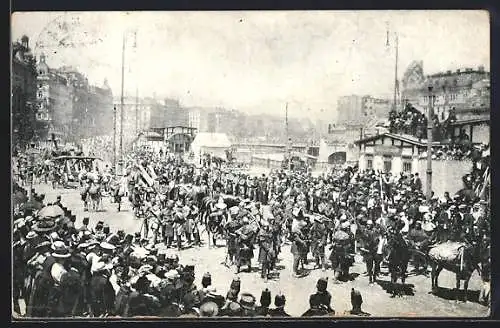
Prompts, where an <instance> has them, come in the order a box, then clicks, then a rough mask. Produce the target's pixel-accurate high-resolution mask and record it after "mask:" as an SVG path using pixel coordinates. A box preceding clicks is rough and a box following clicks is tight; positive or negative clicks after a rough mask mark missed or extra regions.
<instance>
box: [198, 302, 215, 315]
mask: <svg viewBox="0 0 500 328" xmlns="http://www.w3.org/2000/svg"><path fill="white" fill-rule="evenodd" d="M199 312H200V317H217V316H218V315H219V306H218V305H217V304H216V303H215V302H205V303H203V304H202V305H201V306H200V311H199Z"/></svg>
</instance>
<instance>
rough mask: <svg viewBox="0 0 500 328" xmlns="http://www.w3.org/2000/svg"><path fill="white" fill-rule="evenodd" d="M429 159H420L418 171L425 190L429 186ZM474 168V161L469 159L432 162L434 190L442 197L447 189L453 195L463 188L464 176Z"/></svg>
mask: <svg viewBox="0 0 500 328" xmlns="http://www.w3.org/2000/svg"><path fill="white" fill-rule="evenodd" d="M426 170H427V161H426V160H425V159H422V160H418V166H417V170H416V172H418V174H419V175H420V178H421V180H422V188H423V190H424V192H425V190H426V188H427V187H426V186H427V176H426ZM471 170H472V162H471V161H469V160H464V161H455V160H446V161H433V162H432V190H433V191H434V192H435V194H436V195H437V196H439V197H442V196H443V194H444V192H445V191H448V192H449V193H450V194H451V195H453V194H455V193H456V192H457V191H459V190H460V189H462V188H463V187H464V186H463V183H462V177H463V176H464V175H466V174H467V173H470V172H471Z"/></svg>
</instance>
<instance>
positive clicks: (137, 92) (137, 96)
mask: <svg viewBox="0 0 500 328" xmlns="http://www.w3.org/2000/svg"><path fill="white" fill-rule="evenodd" d="M135 135H136V136H137V135H139V88H138V87H136V88H135Z"/></svg>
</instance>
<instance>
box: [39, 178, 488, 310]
mask: <svg viewBox="0 0 500 328" xmlns="http://www.w3.org/2000/svg"><path fill="white" fill-rule="evenodd" d="M35 189H36V191H37V193H44V194H45V195H46V202H53V201H55V200H56V197H57V195H59V194H60V195H61V196H62V203H63V204H64V205H65V206H67V207H68V208H69V209H71V210H72V211H73V213H74V214H76V216H77V221H76V226H77V228H78V227H79V226H80V225H81V222H82V219H83V217H84V216H88V217H89V218H90V226H95V224H96V223H97V221H99V220H102V221H104V222H105V223H106V224H108V225H109V226H110V228H111V229H112V230H118V229H123V230H125V232H126V233H134V232H137V231H139V230H140V228H141V224H142V221H141V220H140V219H136V218H135V217H134V215H133V212H132V209H131V207H130V204H129V203H128V200H127V201H125V202H124V203H123V204H122V211H121V212H118V211H117V206H116V204H113V203H111V202H110V198H109V197H106V198H105V199H104V200H103V205H104V210H103V211H100V212H84V211H83V203H82V201H81V200H80V193H79V190H77V189H56V190H54V189H52V187H51V186H48V185H44V184H42V185H36V186H35ZM202 230H203V229H202ZM202 239H204V240H205V241H206V240H207V236H206V235H202ZM220 243H221V247H215V248H209V247H208V245H207V244H205V245H202V246H201V247H192V248H188V249H185V250H181V251H180V252H177V251H176V250H175V251H174V250H171V249H170V250H169V251H170V252H172V253H178V255H179V258H180V262H181V263H182V264H194V265H195V267H196V280H195V281H196V283H197V285H201V278H202V276H203V274H204V273H205V272H210V273H211V275H212V284H213V285H214V286H215V287H216V288H217V292H218V293H220V294H221V295H223V296H225V295H226V293H227V291H228V290H229V285H230V283H231V280H232V279H233V277H235V276H236V274H235V272H236V271H235V267H231V268H228V267H226V266H225V265H223V264H222V263H223V262H224V260H225V257H226V249H225V247H223V245H224V243H223V241H220ZM257 254H258V249H256V250H255V256H256V257H257ZM309 256H310V255H309ZM327 256H328V254H327ZM291 266H292V255H291V253H290V245H284V246H283V247H282V252H281V254H280V255H279V263H278V265H277V270H276V273H275V275H274V277H273V279H270V280H269V281H267V282H265V281H264V280H263V279H261V278H260V273H259V272H258V267H257V263H256V261H254V263H253V268H252V272H251V273H248V272H241V273H239V274H238V275H239V277H240V279H241V293H244V292H250V293H252V294H253V295H254V296H255V297H256V299H257V303H258V302H259V299H260V294H261V292H262V290H264V289H265V288H268V289H269V290H270V291H271V296H272V299H273V300H274V296H275V295H276V293H278V292H281V293H283V294H284V295H285V296H286V299H287V301H286V306H285V309H286V311H287V312H288V313H289V314H291V315H292V316H300V315H301V314H302V313H304V312H305V311H306V310H307V309H308V307H309V303H308V302H309V295H310V294H312V293H314V292H315V290H316V287H315V286H316V282H317V280H318V279H319V278H320V277H328V278H329V283H328V291H329V292H330V293H331V294H332V307H333V308H334V309H335V310H336V312H337V313H343V312H344V311H346V310H350V309H351V303H350V292H351V288H355V289H357V290H359V291H360V292H361V295H362V296H363V306H362V308H363V311H365V312H368V313H370V314H371V316H374V317H486V316H488V315H489V313H490V312H489V311H490V310H489V307H486V306H483V305H480V304H479V303H477V295H478V294H479V290H480V286H481V280H480V277H479V275H478V273H477V272H475V273H474V274H473V276H472V278H471V280H470V282H469V295H470V297H469V299H470V300H471V301H469V302H467V303H463V302H455V301H454V300H453V295H454V292H453V288H454V287H455V275H454V274H452V273H451V272H448V271H446V270H443V272H442V273H441V275H440V276H439V285H440V287H441V289H440V291H439V292H438V295H434V294H430V293H429V291H430V286H431V282H430V277H426V276H424V275H414V274H412V273H410V275H409V277H408V278H407V280H406V286H405V288H404V289H405V295H404V296H402V297H395V298H391V295H390V294H389V293H388V292H387V291H386V289H387V286H388V282H389V276H388V275H384V273H385V274H386V273H387V269H385V268H382V273H383V274H382V275H381V277H380V278H379V282H377V283H376V284H374V285H371V286H370V285H369V284H368V277H366V276H364V275H363V273H364V272H365V265H364V263H362V261H361V258H360V257H358V258H357V259H356V263H355V264H354V266H353V267H351V276H352V278H353V280H351V281H348V282H342V283H339V284H334V283H333V282H332V278H333V271H332V270H329V269H327V270H326V271H325V272H323V271H322V270H321V269H316V270H313V263H312V261H311V264H310V265H308V266H306V268H307V269H308V270H307V271H309V273H308V275H306V276H305V277H302V278H295V277H293V275H292V270H291ZM411 270H412V267H411V266H410V269H409V271H410V272H411Z"/></svg>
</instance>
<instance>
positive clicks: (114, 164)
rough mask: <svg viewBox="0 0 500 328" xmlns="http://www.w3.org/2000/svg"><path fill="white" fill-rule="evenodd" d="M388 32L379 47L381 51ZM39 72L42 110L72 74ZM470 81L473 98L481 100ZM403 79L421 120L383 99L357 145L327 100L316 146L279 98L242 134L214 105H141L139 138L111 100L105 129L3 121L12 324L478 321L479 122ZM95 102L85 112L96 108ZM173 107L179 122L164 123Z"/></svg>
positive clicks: (484, 291) (485, 289) (484, 195)
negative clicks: (7, 126) (416, 95)
mask: <svg viewBox="0 0 500 328" xmlns="http://www.w3.org/2000/svg"><path fill="white" fill-rule="evenodd" d="M207 14H208V13H207ZM238 17H239V16H238ZM251 17H253V16H251V15H249V16H248V19H250V18H251ZM19 19H20V17H19ZM58 19H60V18H58ZM252 19H253V18H252ZM471 19H472V18H471ZM103 24H104V23H103ZM289 28H291V27H289ZM384 28H385V27H384ZM76 30H77V28H75V31H76ZM382 31H383V29H382ZM75 33H77V32H75ZM391 35H392V34H390V33H389V32H387V36H386V35H385V34H384V35H383V37H384V38H386V39H384V40H387V43H389V41H391V40H393V39H392V36H391ZM26 38H27V37H26ZM395 40H396V41H395V42H396V43H395V47H398V45H397V42H398V41H397V40H398V38H397V36H396V39H395ZM127 42H128V41H127ZM391 42H393V41H391ZM123 44H124V49H125V45H126V37H125V36H124V37H123ZM139 44H140V42H139ZM391 46H392V43H391ZM42 48H43V47H42ZM397 49H398V48H396V56H398V55H397ZM28 50H29V46H28V41H27V40H26V39H22V41H21V42H20V43H18V44H17V48H16V51H17V53H18V55H16V56H18V57H19V53H21V52H25V53H23V54H22V55H21V57H22V58H21V59H23V58H24V59H26V58H27V57H26V56H28V55H29V56H31V55H30V54H27V53H28V52H27V51H28ZM47 52H48V51H47ZM124 56H125V55H124ZM127 56H128V55H127ZM123 58H128V57H123ZM396 58H397V57H396ZM16 60H18V61H20V59H19V58H17V59H16ZM33 60H34V59H33ZM45 60H46V59H45V56H42V57H41V58H39V59H38V64H36V65H37V68H36V70H37V74H38V76H37V77H36V78H35V82H34V83H35V84H36V85H37V86H38V90H39V92H38V94H37V95H36V97H38V95H42V96H41V97H42V98H43V92H46V90H49V92H50V90H53V89H54V88H56V87H54V85H56V83H58V82H57V81H56V80H57V79H63V78H64V79H65V81H66V79H67V83H66V82H65V83H66V85H69V84H70V83H74V80H72V79H73V78H75V76H76V75H75V74H76V73H74V72H73V71H72V72H73V73H71V74H69V73H68V71H64V72H63V70H62V69H61V70H58V69H52V68H49V67H48V65H47V64H46V61H45ZM126 60H128V59H126ZM396 60H397V59H396ZM35 62H36V61H35ZM96 65H97V64H96ZM122 65H123V62H122ZM396 65H397V64H396ZM44 69H46V71H43V70H44ZM467 72H468V73H470V74H472V73H474V74H475V72H476V71H467ZM481 72H483V70H478V71H477V72H476V73H477V76H479V77H480V78H479V77H478V78H476V80H477V81H479V82H481V83H482V84H478V83H479V82H477V81H476V80H474V82H470V85H473V86H474V88H476V85H479V86H477V88H479V89H480V88H485V85H486V84H484V83H485V82H484V81H485V80H484V79H485V78H484V76H486V75H485V74H482V73H481ZM78 74H79V73H78ZM78 74H77V75H78ZM396 74H397V70H396ZM418 74H421V76H422V81H421V82H419V83H420V84H419V85H420V89H422V90H424V91H422V92H423V93H422V99H424V95H425V100H426V101H428V104H429V107H430V108H427V107H425V108H427V109H428V111H425V110H423V109H421V107H420V105H421V103H420V102H419V101H420V100H418V99H415V100H413V99H410V100H408V98H404V99H403V98H402V96H401V99H399V100H396V87H395V89H394V103H392V104H391V101H392V100H391V101H388V102H387V103H386V104H388V108H387V110H386V111H385V112H383V114H380V115H379V116H380V117H382V118H383V120H386V122H387V124H385V126H384V127H381V126H379V125H377V126H376V125H375V124H371V123H370V122H371V121H373V122H375V123H377V122H379V121H380V120H372V119H371V118H370V119H366V121H363V124H364V125H363V126H362V127H361V131H362V132H361V135H359V133H358V131H359V129H358V128H357V127H355V128H352V129H353V130H352V131H354V132H353V133H351V132H346V131H349V129H351V127H350V125H349V124H351V123H349V122H350V121H349V120H350V119H352V113H349V112H350V111H353V110H354V109H353V108H354V107H352V108H351V107H349V108H347V107H345V106H346V105H345V101H346V100H345V99H347V98H344V102H342V101H339V102H338V106H337V111H338V112H339V113H341V114H338V115H337V118H336V120H332V121H331V122H332V123H334V124H328V133H322V132H320V130H321V129H320V127H319V126H318V127H317V128H314V129H315V130H314V138H316V139H317V140H318V143H315V140H309V138H312V137H311V136H312V134H311V132H301V131H302V130H300V129H299V128H298V127H296V126H295V125H294V124H292V123H293V122H294V121H293V119H295V118H292V116H293V115H292V113H291V111H292V106H293V103H291V102H290V103H289V102H286V104H285V105H284V107H285V114H284V115H285V117H284V118H283V117H281V116H283V115H282V114H281V112H282V111H283V110H282V109H279V110H278V109H277V110H276V112H279V113H277V115H278V116H280V117H279V118H278V121H277V122H278V123H272V122H271V123H266V120H271V118H265V119H263V120H262V119H258V120H256V121H255V122H257V123H255V124H254V123H252V122H253V121H252V119H251V116H250V115H248V117H246V118H245V121H244V122H246V123H242V122H243V121H242V120H241V119H233V118H232V116H230V114H227V113H232V112H229V111H227V112H221V111H220V110H219V111H218V112H214V113H215V114H213V113H212V114H213V115H212V114H207V115H205V116H204V114H200V113H199V111H203V109H201V110H200V109H196V111H198V112H196V111H195V110H193V111H189V110H190V109H189V110H188V108H187V107H186V108H184V107H182V105H179V103H178V102H177V103H176V102H174V101H172V100H168V101H167V100H165V102H164V104H160V103H159V102H157V103H155V104H154V105H152V107H151V108H153V109H148V110H149V111H150V112H148V113H149V114H148V115H150V116H151V117H154V118H152V119H150V125H149V126H143V122H140V121H139V119H138V117H143V116H144V115H143V114H141V111H144V112H145V111H146V109H145V108H146V107H147V106H146V105H144V107H143V106H142V105H143V103H142V102H141V101H139V100H137V99H135V100H134V102H135V104H134V106H130V107H131V108H133V109H131V110H130V113H133V114H130V113H128V112H125V111H126V109H125V108H127V106H128V103H126V101H124V96H123V94H122V95H121V103H118V104H116V105H113V102H112V101H111V102H110V106H109V107H110V109H109V110H108V109H106V111H107V112H106V113H107V114H106V115H112V117H111V116H110V117H109V118H112V119H110V120H108V119H102V118H103V117H104V116H103V115H104V114H102V116H99V115H101V114H98V112H96V114H95V117H94V118H98V119H97V120H87V121H85V120H82V121H78V122H80V123H78V124H76V125H75V126H73V125H71V128H70V129H69V130H68V129H66V130H64V129H63V128H64V126H65V124H66V123H61V124H60V125H58V123H57V122H56V120H57V117H62V116H57V115H59V114H57V115H56V114H51V115H54V118H52V119H51V120H52V121H51V123H50V124H47V125H46V131H45V132H43V131H42V130H43V129H41V128H39V127H38V125H36V126H35V127H34V128H33V131H34V132H33V131H32V133H31V134H30V135H29V137H26V135H27V134H26V133H25V130H27V129H29V128H28V127H26V125H25V124H24V125H23V124H18V125H16V124H17V123H16V122H15V121H13V126H15V128H16V129H17V130H15V132H16V133H18V135H16V136H15V137H14V138H13V147H12V149H13V152H12V154H11V163H12V171H11V172H12V175H11V177H12V179H11V184H12V216H11V217H12V220H11V222H12V223H11V227H12V229H11V230H12V303H13V308H12V309H13V317H14V318H27V319H29V318H105V319H107V320H109V319H112V318H143V319H147V318H197V317H225V318H229V317H253V318H273V317H280V318H285V317H295V318H296V317H335V318H341V317H359V318H369V317H408V316H422V317H427V316H431V317H432V316H435V317H437V316H446V315H449V316H462V317H465V316H469V317H478V316H487V315H488V314H489V307H490V302H491V293H490V267H491V256H490V244H491V226H490V223H491V212H490V205H491V199H490V195H489V192H490V175H491V169H492V168H491V166H490V144H489V112H488V118H487V119H486V118H484V116H482V117H479V116H477V117H476V116H474V117H465V116H463V115H464V114H463V113H464V112H465V109H460V108H461V107H460V108H459V105H458V104H457V105H453V107H452V106H451V105H450V106H449V107H450V109H449V110H447V109H446V108H447V107H446V106H447V105H440V103H439V100H438V98H439V97H441V96H440V95H441V93H440V92H443V91H441V85H440V84H439V83H441V84H442V85H445V84H446V85H448V84H447V83H448V82H447V81H448V80H450V81H451V80H452V79H453V74H454V73H449V74H448V75H447V74H444V75H439V76H437V75H436V76H437V77H433V76H431V77H429V76H427V77H424V76H423V73H422V66H421V65H418V63H417V64H415V62H412V64H410V67H409V68H408V70H407V72H406V73H405V75H404V77H401V79H402V82H403V83H402V86H401V88H403V86H404V87H405V88H407V90H410V83H416V82H415V80H416V79H417V80H418V78H415V76H417V75H418ZM456 74H458V73H456ZM459 75H460V78H459V79H458V80H455V83H458V84H460V83H463V85H464V88H465V85H469V84H468V82H462V79H463V74H461V73H460V74H459ZM40 76H42V77H43V78H40ZM45 76H46V79H47V80H49V81H50V82H47V83H48V84H47V88H45V87H43V86H44V85H45V84H44V83H46V81H47V80H45V79H44V78H45ZM419 76H420V75H419ZM443 76H444V77H443ZM457 76H458V75H457ZM471 76H472V75H471ZM474 76H475V75H474ZM487 76H488V84H487V87H488V91H489V73H487ZM470 78H471V79H474V78H475V77H470ZM51 79H54V81H52V80H51ZM123 79H124V75H123V74H122V80H121V82H122V84H123V83H124V82H123ZM131 79H132V78H131ZM397 79H398V77H397V75H396V82H397ZM432 79H434V80H432ZM447 79H448V80H447ZM424 80H425V81H424ZM70 81H73V82H70ZM429 81H434V82H432V83H433V88H432V87H427V84H429V83H431V82H429ZM436 81H437V82H436ZM442 81H445V82H442ZM457 81H458V82H457ZM86 83H88V82H86ZM130 83H132V82H130ZM443 83H444V84H443ZM450 83H452V82H450ZM396 84H397V89H398V90H397V92H398V94H399V92H400V91H399V82H397V83H396ZM61 85H63V84H61ZM40 86H42V88H41V89H40ZM455 86H456V85H455ZM456 87H457V86H456ZM458 87H461V85H459V86H458ZM458 87H457V88H458ZM78 88H79V87H78ZM444 88H445V87H444V86H443V87H442V89H443V90H444ZM88 89H89V90H94V91H89V95H90V94H97V93H98V91H95V90H97V89H99V90H101V88H98V87H95V88H94V87H93V86H89V87H88ZM420 89H419V90H420ZM58 90H59V89H58ZM60 90H62V86H61V89H60ZM71 90H72V91H71V92H75V94H76V92H77V91H78V92H82V91H81V90H80V89H77V86H76V84H75V86H73V87H72V89H71ZM103 90H104V89H103ZM415 90H416V89H415ZM474 90H475V89H474ZM481 90H482V89H481ZM58 92H59V93H58V94H60V93H61V92H62V91H58ZM91 92H93V93H91ZM99 92H100V91H99ZM103 92H104V91H103ZM431 92H433V93H434V95H432V94H431ZM452 92H455V91H452ZM457 92H458V91H457ZM471 92H472V91H471ZM122 93H123V85H122ZM408 94H410V93H408ZM446 94H447V93H446ZM429 95H431V96H433V97H434V98H436V99H437V100H436V101H435V103H432V104H431V102H432V100H430V98H429V97H430V96H429ZM56 96H57V95H54V94H51V95H50V96H47V97H48V98H50V99H52V97H56ZM101 96H102V95H100V96H99V97H101ZM82 97H83V96H82ZM88 97H89V99H90V96H88ZM102 97H105V96H102ZM345 97H351V98H352V97H354V96H345ZM408 97H410V96H408ZM446 97H448V96H446ZM478 97H479V96H478ZM488 97H489V96H488ZM132 98H133V97H132ZM434 98H433V99H434ZM100 99H101V100H100V102H97V105H96V106H94V105H92V106H94V107H91V106H90V105H89V107H88V108H90V109H88V108H87V107H85V108H86V109H85V110H84V111H83V112H85V115H88V113H89V112H88V111H90V110H96V111H99V110H100V107H99V106H100V104H102V101H103V100H102V99H104V98H100ZM360 99H361V98H360ZM362 99H364V100H363V101H365V102H366V99H367V98H366V97H365V98H362ZM439 99H440V98H439ZM443 99H444V98H443ZM446 99H447V100H446V104H448V98H446ZM450 99H451V98H450ZM488 99H489V98H488ZM39 100H40V99H39ZM111 100H112V99H111ZM404 100H406V101H404ZM47 101H48V100H47ZM148 101H150V100H148ZM371 101H373V99H372V100H371ZM481 101H483V100H481ZM34 102H36V101H34ZM40 102H41V103H43V104H45V102H44V100H43V99H42V100H40ZM47 103H48V104H49V105H50V104H52V100H50V101H48V102H47ZM137 103H140V106H139V105H137ZM379 103H380V102H377V101H373V106H378V105H377V104H379ZM384 104H385V103H384ZM45 105H46V104H45ZM54 106H55V105H54ZM57 106H58V105H57ZM57 106H56V107H57ZM155 106H156V107H155ZM342 106H344V107H342ZM349 106H350V105H349ZM370 106H371V105H370ZM439 106H442V108H443V109H441V108H438V107H439ZM487 106H489V104H488V105H487ZM42 107H43V106H42ZM42 107H40V106H39V107H38V108H39V110H40V108H42ZM174 107H175V110H173V109H172V108H174ZM78 108H80V107H78V106H76V105H75V104H73V107H72V111H73V115H74V117H77V116H75V115H76V114H75V111H77V110H78ZM148 108H149V107H148ZM154 108H160V109H158V110H157V111H156V109H154ZM289 108H290V113H289ZM370 108H371V107H370ZM422 108H423V107H422ZM457 108H458V109H457ZM56 109H57V110H63V109H62V108H59V109H58V108H56ZM56 109H53V110H54V111H55V110H56ZM12 110H13V112H14V111H15V110H19V108H13V109H12ZM432 110H434V111H435V112H432ZM474 110H475V112H474V113H476V114H477V112H478V109H477V108H476V109H474ZM184 111H185V112H186V123H183V121H182V120H181V119H180V118H179V121H175V120H174V119H173V117H177V116H179V117H181V116H182V115H184V114H183V113H184ZM188 111H189V117H188V116H187V115H188V114H187V113H188ZM321 111H323V110H321ZM488 111H489V107H488ZM23 113H24V112H23ZM23 113H21V114H20V115H27V114H26V113H24V114H23ZM92 113H93V112H92ZM92 113H91V114H92ZM138 113H139V114H138ZM158 113H160V114H161V113H163V114H161V115H164V117H163V118H162V119H159V118H158V117H159V116H158V115H160V114H158ZM195 113H197V115H198V116H196V118H197V119H193V117H195ZM221 113H222V114H221ZM428 113H432V119H428V118H427V117H428ZM476 114H474V115H476ZM61 115H62V114H61ZM78 115H80V114H78ZM82 115H83V114H82ZM92 115H94V114H92ZM231 115H236V114H231ZM241 115H243V114H241ZM245 115H246V114H245ZM310 115H312V114H310ZM315 115H318V116H319V115H323V114H315ZM325 115H326V114H325ZM367 115H368V114H366V113H365V114H364V116H367ZM369 115H372V114H369ZM373 115H375V114H373ZM377 115H378V114H377ZM360 116H363V115H361V114H360ZM13 117H14V116H13ZM78 117H80V116H78ZM106 117H107V116H106ZM182 117H183V116H182ZM374 117H375V116H374ZM318 118H319V119H320V120H321V118H322V117H318ZM37 119H38V118H37ZM13 120H15V119H14V118H13ZM155 120H159V121H161V122H163V123H161V122H160V123H161V124H160V125H161V126H156V125H154V123H158V122H154V121H155ZM172 120H173V121H172ZM203 120H206V121H207V122H206V123H203ZM232 120H236V121H235V122H236V123H234V124H233V123H232V122H233V121H232ZM301 120H305V118H300V117H299V118H297V119H296V121H297V122H299V123H300V121H301ZM342 120H344V121H342ZM370 120H371V121H370ZM90 121H92V122H94V123H92V124H94V125H90V126H89V125H88V124H90V123H84V122H90ZM101 121H102V122H101ZM108 121H109V122H112V123H111V124H112V126H111V125H109V126H101V127H100V126H99V124H107V123H108ZM325 121H328V119H325ZM369 121H370V122H369ZM96 122H97V123H96ZM193 122H194V123H193ZM341 122H344V123H341ZM373 122H372V123H373ZM195 123H196V124H197V125H195ZM68 124H72V123H71V122H70V123H68ZM266 124H268V125H266ZM279 124H282V126H278V128H277V129H276V130H273V129H272V128H270V127H272V126H274V125H279ZM342 124H344V126H343V127H342V128H338V126H334V125H342ZM370 124H371V125H372V126H370ZM233 125H234V126H233ZM58 126H60V127H63V128H61V129H59V130H57V127H58ZM68 126H69V125H68ZM264 126H266V127H269V128H266V127H264ZM297 126H300V124H298V125H297ZM485 126H486V129H487V137H483V134H484V133H483V132H484V130H485V128H484V127H485ZM110 127H111V129H112V130H113V131H112V132H111V134H110V132H109V131H110ZM370 128H373V129H375V128H376V129H379V128H381V130H377V131H376V132H375V133H373V134H371V133H369V129H370ZM384 128H385V130H384ZM37 129H41V130H40V131H38V130H37ZM99 129H101V130H102V131H101V132H99ZM251 129H254V130H251ZM265 129H267V130H268V131H264V130H265ZM316 129H317V130H316ZM205 130H206V131H205ZM243 130H244V131H243ZM282 130H284V131H285V132H283V131H282ZM61 131H62V132H61ZM75 131H78V132H75ZM304 131H305V130H304ZM308 131H310V130H308ZM264 132H265V133H264ZM238 133H240V134H238ZM243 133H247V134H246V135H243ZM301 133H302V134H301ZM226 134H227V135H230V136H231V137H230V138H224V136H225V135H226ZM264 134H265V135H266V138H267V139H264V137H262V138H261V139H258V138H260V137H261V136H263V135H264ZM282 135H286V138H285V139H284V140H285V141H284V143H282V142H281V139H279V138H280V137H281V136H282ZM338 135H342V136H345V138H346V139H345V140H344V139H342V140H344V141H340V142H339V141H336V140H337V139H335V138H338ZM348 135H356V136H355V137H352V140H351V139H349V138H350V137H349V138H348V137H347V136H348ZM273 138H274V139H273ZM276 138H278V139H279V140H280V142H274V141H273V140H278V139H276ZM248 140H251V141H248ZM259 140H260V141H259ZM379 141H380V143H379ZM301 142H303V143H304V144H307V146H301ZM346 145H347V146H346ZM329 147H330V148H329ZM341 147H344V148H341ZM391 147H392V148H391ZM389 148H390V149H389ZM249 149H250V150H249ZM269 149H272V150H269ZM325 149H326V150H325ZM339 149H341V151H339ZM369 149H371V151H370V150H369ZM394 149H396V150H394ZM249 152H250V153H251V154H250V155H242V154H247V153H249ZM271 152H276V153H277V152H279V154H275V153H273V154H270V153H271ZM350 152H353V154H354V155H352V156H351V155H350ZM377 152H379V153H377ZM398 152H399V153H398ZM340 153H343V155H342V156H343V157H342V156H340V157H337V155H338V154H340ZM323 154H326V155H323ZM245 156H247V157H245ZM280 156H281V157H280ZM321 158H325V160H324V161H323V160H321ZM339 158H340V159H339ZM452 171H453V172H452Z"/></svg>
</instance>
